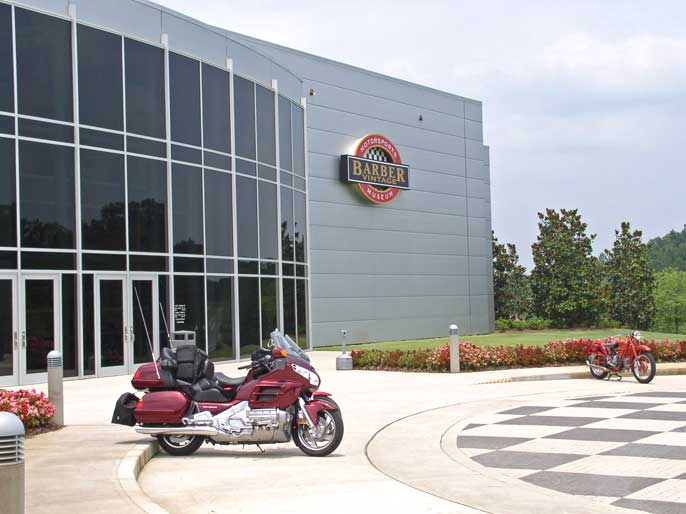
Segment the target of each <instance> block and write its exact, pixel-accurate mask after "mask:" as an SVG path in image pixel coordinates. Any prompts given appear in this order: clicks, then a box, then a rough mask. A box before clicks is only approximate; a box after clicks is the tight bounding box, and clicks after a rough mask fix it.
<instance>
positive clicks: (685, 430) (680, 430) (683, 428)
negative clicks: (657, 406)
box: [670, 427, 686, 432]
mask: <svg viewBox="0 0 686 514" xmlns="http://www.w3.org/2000/svg"><path fill="white" fill-rule="evenodd" d="M670 432H686V427H679V428H675V429H674V430H670Z"/></svg>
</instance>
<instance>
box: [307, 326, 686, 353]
mask: <svg viewBox="0 0 686 514" xmlns="http://www.w3.org/2000/svg"><path fill="white" fill-rule="evenodd" d="M629 332H630V331H629V330H627V329H621V328H610V329H598V330H584V329H576V330H575V329H570V330H557V329H551V330H536V331H515V330H513V331H508V332H494V333H492V334H484V335H479V336H464V337H461V338H460V340H464V341H469V342H470V343H474V344H489V345H500V344H504V345H515V344H523V345H524V346H530V345H536V346H542V345H544V344H545V343H547V342H549V341H564V340H565V339H601V338H603V337H607V336H611V335H616V334H621V335H627V334H628V333H629ZM641 334H642V335H643V337H645V338H647V339H655V340H656V341H664V340H671V341H676V340H686V335H684V334H665V333H662V332H641ZM447 341H448V337H447V336H446V337H437V338H435V339H408V340H405V341H384V342H382V343H369V344H357V345H348V349H358V350H371V349H376V350H416V349H418V348H435V347H437V346H441V345H443V344H445V343H446V342H447ZM340 349H341V347H340V346H327V347H321V348H315V350H337V351H340Z"/></svg>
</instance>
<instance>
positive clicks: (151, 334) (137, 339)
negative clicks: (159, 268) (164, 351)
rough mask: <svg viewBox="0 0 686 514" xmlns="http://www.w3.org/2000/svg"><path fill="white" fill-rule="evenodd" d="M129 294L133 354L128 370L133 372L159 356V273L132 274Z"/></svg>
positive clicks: (130, 333)
mask: <svg viewBox="0 0 686 514" xmlns="http://www.w3.org/2000/svg"><path fill="white" fill-rule="evenodd" d="M129 297H130V300H129V309H130V310H129V313H130V314H129V319H130V320H131V321H130V323H129V335H130V339H131V347H132V357H133V358H132V360H131V362H130V364H129V373H133V372H134V371H135V369H136V368H137V367H138V365H139V364H142V363H144V362H153V361H154V360H155V359H156V358H157V357H159V355H160V353H159V352H160V343H159V333H160V330H159V313H160V308H159V298H158V286H157V276H155V275H135V276H132V277H131V279H130V281H129ZM153 355H154V357H153Z"/></svg>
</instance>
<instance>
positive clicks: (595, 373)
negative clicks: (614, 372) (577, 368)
mask: <svg viewBox="0 0 686 514" xmlns="http://www.w3.org/2000/svg"><path fill="white" fill-rule="evenodd" d="M597 357H598V355H597V354H595V353H593V354H591V355H590V356H589V357H588V361H589V362H590V363H591V364H596V358H597ZM605 364H607V363H605ZM589 369H590V370H591V375H593V378H597V379H598V380H602V379H604V378H605V377H607V374H608V372H607V371H599V370H597V369H593V368H590V367H589Z"/></svg>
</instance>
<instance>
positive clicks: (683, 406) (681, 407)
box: [646, 403, 686, 412]
mask: <svg viewBox="0 0 686 514" xmlns="http://www.w3.org/2000/svg"><path fill="white" fill-rule="evenodd" d="M646 410H651V411H652V410H661V411H669V412H686V403H668V404H664V405H658V406H657V407H651V408H650V409H646Z"/></svg>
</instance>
